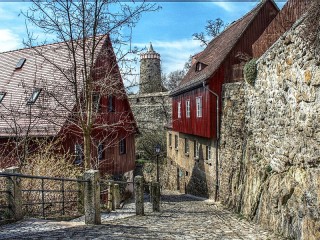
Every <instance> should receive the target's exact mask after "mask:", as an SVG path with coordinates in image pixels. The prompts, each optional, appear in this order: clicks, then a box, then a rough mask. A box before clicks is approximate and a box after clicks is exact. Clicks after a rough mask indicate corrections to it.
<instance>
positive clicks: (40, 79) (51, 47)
mask: <svg viewBox="0 0 320 240" xmlns="http://www.w3.org/2000/svg"><path fill="white" fill-rule="evenodd" d="M100 40H101V41H100V42H99V44H98V45H97V50H96V52H97V53H98V52H99V51H100V50H101V47H102V45H103V42H104V41H106V39H105V38H100ZM91 42H92V41H91V40H88V41H87V42H86V44H87V45H86V46H87V48H86V49H88V51H89V49H91V48H90V46H91V45H92V44H91ZM80 50H81V51H80ZM41 55H43V56H41ZM76 55H77V58H78V60H79V61H78V62H77V65H78V67H77V69H83V66H82V65H83V64H82V62H83V61H82V57H81V56H82V49H80V48H79V51H76ZM21 58H26V62H25V64H24V65H23V67H22V68H21V69H15V67H16V64H17V63H18V61H19V60H20V59H21ZM70 59H72V58H71V56H70V52H69V51H68V50H67V47H66V43H55V44H48V45H42V46H38V47H33V48H25V49H19V50H15V51H9V52H3V53H0V69H1V71H0V92H6V93H7V94H6V96H5V98H4V99H3V101H2V102H1V103H0V137H5V136H21V135H25V134H26V133H28V134H29V135H30V136H53V135H56V134H57V133H58V132H59V131H60V129H61V127H62V126H63V125H64V123H65V121H66V119H67V117H68V116H70V114H71V112H70V109H72V108H73V107H74V106H75V96H74V94H72V83H71V82H70V81H68V79H67V77H68V76H69V77H70V75H71V74H72V72H71V71H70V69H73V68H72V64H73V63H72V61H71V60H70ZM58 69H60V70H61V71H59V70H58ZM79 73H80V70H79ZM35 88H41V89H42V91H41V94H40V96H39V98H38V99H37V101H36V102H35V104H32V105H27V104H26V103H27V100H28V99H29V98H30V96H31V94H32V92H33V90H34V89H35ZM58 101H59V103H60V104H58Z"/></svg>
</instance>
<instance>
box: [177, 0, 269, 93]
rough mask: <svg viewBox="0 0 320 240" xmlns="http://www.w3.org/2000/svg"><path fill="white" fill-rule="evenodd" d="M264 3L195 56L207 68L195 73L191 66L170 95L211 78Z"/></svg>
mask: <svg viewBox="0 0 320 240" xmlns="http://www.w3.org/2000/svg"><path fill="white" fill-rule="evenodd" d="M265 3H266V1H262V2H261V3H259V4H258V5H257V6H256V7H255V8H254V9H253V10H252V11H250V12H249V13H247V14H246V15H245V16H243V17H242V18H240V19H239V20H237V21H235V22H234V23H232V24H231V25H230V26H229V27H227V28H226V29H225V30H224V31H223V32H222V33H221V34H220V35H219V36H217V37H216V38H214V39H213V40H212V41H211V42H210V43H209V44H208V46H207V47H206V48H205V49H204V50H203V51H202V52H201V54H199V55H197V62H201V63H204V64H205V65H207V67H205V68H204V69H203V70H201V71H196V69H195V68H196V64H193V65H192V66H191V68H190V69H189V71H188V73H187V74H186V76H185V77H184V78H183V79H182V81H181V82H180V84H179V86H178V87H177V88H176V89H174V90H173V91H172V92H171V95H175V94H179V93H180V92H182V91H184V90H187V89H189V88H191V87H192V86H194V85H198V84H200V83H201V82H202V81H204V80H206V79H207V78H209V77H210V76H212V75H213V74H214V72H215V71H216V70H217V69H218V68H219V66H220V65H221V64H222V63H223V61H224V60H225V58H226V57H227V55H228V54H229V52H230V51H231V50H232V48H233V47H234V46H235V44H236V43H237V41H238V40H239V38H240V37H241V36H242V34H243V33H244V31H245V30H246V29H247V27H248V26H249V24H250V23H251V22H252V20H253V19H254V18H255V16H256V15H257V14H258V12H259V10H260V9H261V8H262V7H263V5H264V4H265Z"/></svg>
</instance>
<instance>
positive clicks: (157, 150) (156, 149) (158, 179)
mask: <svg viewBox="0 0 320 240" xmlns="http://www.w3.org/2000/svg"><path fill="white" fill-rule="evenodd" d="M160 151H161V148H160V144H159V143H158V144H157V145H156V147H155V152H156V154H157V182H158V183H159V182H160V178H159V153H160Z"/></svg>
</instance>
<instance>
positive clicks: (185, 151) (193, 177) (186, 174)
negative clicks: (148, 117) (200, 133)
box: [166, 130, 216, 198]
mask: <svg viewBox="0 0 320 240" xmlns="http://www.w3.org/2000/svg"><path fill="white" fill-rule="evenodd" d="M176 137H177V140H178V142H177V143H178V144H177V146H176V143H175V138H176ZM170 138H171V141H170ZM186 144H187V145H188V147H187V148H186ZM197 145H198V149H199V154H198V156H196V153H195V148H196V146H197ZM208 148H209V149H210V156H209V155H208V151H207V150H208ZM215 159H216V141H214V140H212V139H208V138H202V137H197V136H194V135H189V134H183V133H179V132H174V131H171V130H168V131H167V161H168V163H170V164H167V166H168V169H167V170H166V173H167V174H169V175H171V176H175V177H169V178H168V180H170V181H172V182H169V183H168V187H170V188H169V189H170V190H179V191H180V192H182V193H189V194H193V195H197V196H202V197H207V198H214V197H215V195H214V194H215V186H216V174H215V173H216V168H215V166H216V164H215ZM172 166H174V167H172Z"/></svg>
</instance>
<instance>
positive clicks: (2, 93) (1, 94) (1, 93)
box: [0, 92, 7, 103]
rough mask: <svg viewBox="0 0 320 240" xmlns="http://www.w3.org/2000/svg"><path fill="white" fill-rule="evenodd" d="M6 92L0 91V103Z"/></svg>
mask: <svg viewBox="0 0 320 240" xmlns="http://www.w3.org/2000/svg"><path fill="white" fill-rule="evenodd" d="M6 94H7V93H6V92H0V103H1V102H2V100H3V99H4V97H5V96H6Z"/></svg>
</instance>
